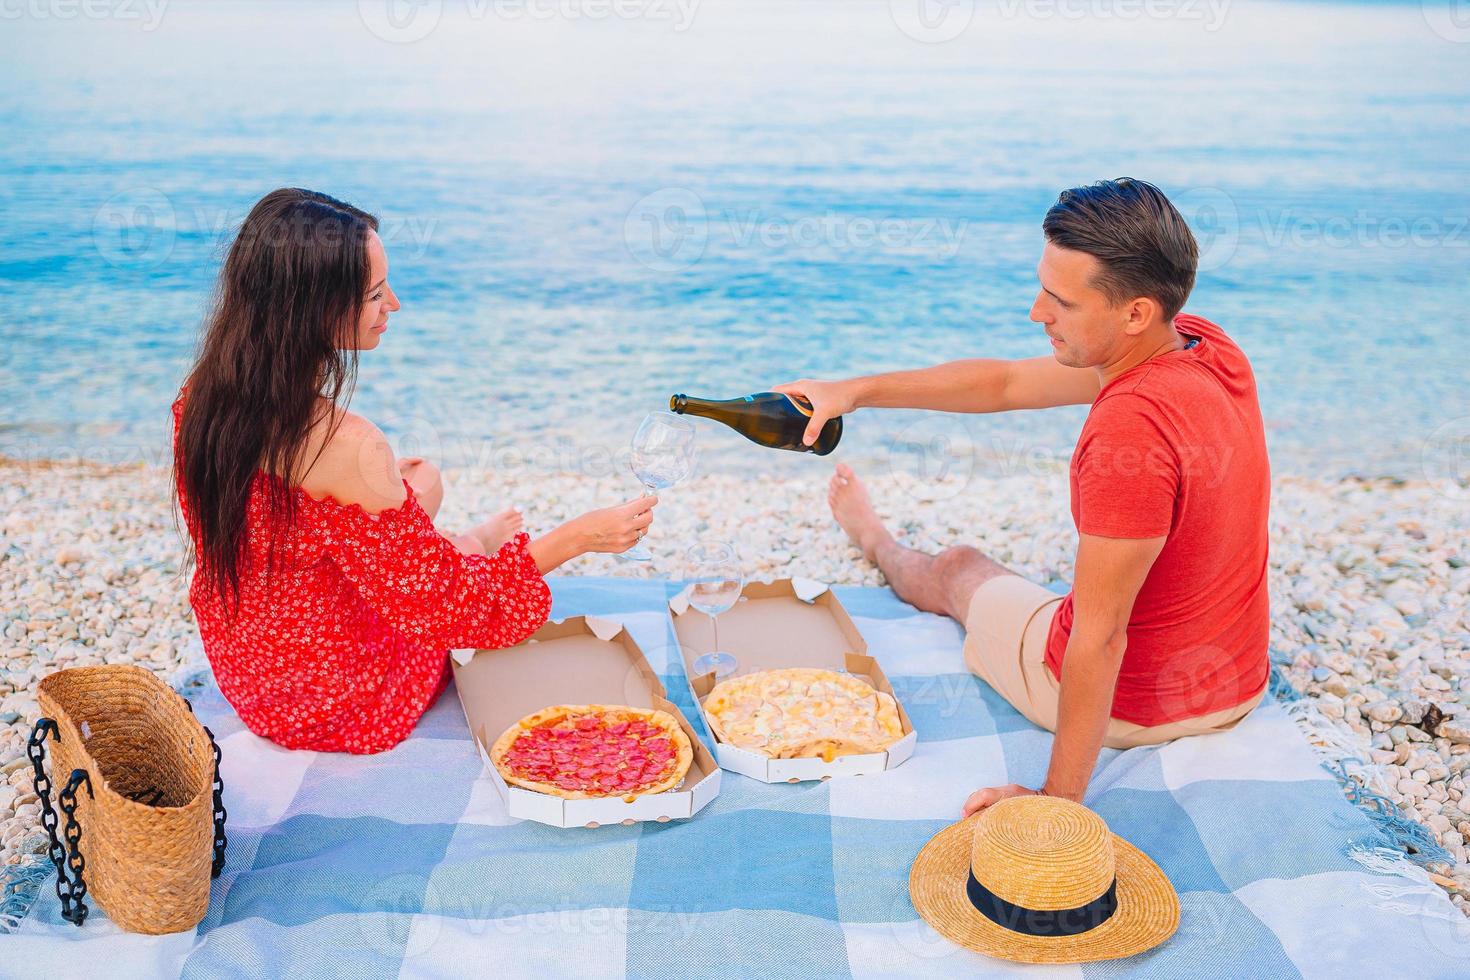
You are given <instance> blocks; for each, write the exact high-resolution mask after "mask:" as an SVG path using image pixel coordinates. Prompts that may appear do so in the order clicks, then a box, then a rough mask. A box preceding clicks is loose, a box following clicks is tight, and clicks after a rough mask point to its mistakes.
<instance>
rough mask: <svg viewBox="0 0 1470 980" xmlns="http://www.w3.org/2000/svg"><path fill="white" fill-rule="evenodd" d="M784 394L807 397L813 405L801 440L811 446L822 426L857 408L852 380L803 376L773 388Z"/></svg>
mask: <svg viewBox="0 0 1470 980" xmlns="http://www.w3.org/2000/svg"><path fill="white" fill-rule="evenodd" d="M771 390H772V391H779V392H780V393H781V394H783V395H792V396H796V397H800V398H805V399H806V400H807V401H809V402H811V405H812V419H811V421H810V422H808V423H807V424H806V433H805V434H804V435H803V436H802V437H801V441H802V442H803V443H805V444H806V445H808V446H810V445H811V444H812V443H814V442H816V441H817V436H819V435H821V434H822V426H824V425H826V424H827V423H828V422H829V421H831V420H832V419H835V418H836V417H837V416H839V415H846V414H847V413H848V412H851V411H853V410H854V409H856V408H857V396H856V393H855V392H854V391H853V383H852V382H851V381H812V380H810V379H808V378H803V379H802V380H800V381H792V382H790V383H788V384H784V385H777V386H776V387H774V388H772V389H771Z"/></svg>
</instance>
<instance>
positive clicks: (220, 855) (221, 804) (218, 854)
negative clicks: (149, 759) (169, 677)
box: [184, 698, 230, 878]
mask: <svg viewBox="0 0 1470 980" xmlns="http://www.w3.org/2000/svg"><path fill="white" fill-rule="evenodd" d="M184 707H186V708H188V709H189V713H190V714H193V713H194V705H193V703H192V702H191V701H190V700H189V699H188V698H184ZM201 727H203V729H204V734H206V735H208V736H209V747H210V748H211V749H213V750H214V787H213V788H214V861H213V862H212V863H211V864H210V866H209V876H210V877H211V878H218V877H219V873H220V872H221V871H223V870H225V846H226V845H227V844H229V842H230V839H229V838H228V837H226V836H225V818H226V817H228V816H229V813H228V812H226V810H225V781H224V779H223V778H222V777H221V776H220V774H219V763H220V759H222V758H223V755H222V754H221V753H220V750H219V743H218V742H216V741H215V740H214V732H212V731H210V730H209V726H208V725H203V726H201Z"/></svg>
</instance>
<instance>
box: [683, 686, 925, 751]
mask: <svg viewBox="0 0 1470 980" xmlns="http://www.w3.org/2000/svg"><path fill="white" fill-rule="evenodd" d="M704 710H705V715H706V717H708V718H709V720H710V728H711V729H712V730H713V731H714V734H715V737H716V738H718V739H719V740H720V741H722V742H725V743H727V744H729V745H734V746H737V747H739V748H742V749H749V750H751V751H752V752H759V753H760V754H762V755H765V756H769V757H770V758H772V759H798V758H810V757H819V758H822V759H825V760H826V761H828V762H831V761H832V760H833V759H835V758H836V757H837V756H840V755H857V754H861V753H867V752H882V751H883V750H884V749H886V748H888V746H890V745H892V744H893V743H894V742H896V741H898V740H899V739H900V738H902V737H903V722H902V721H901V720H900V719H899V716H898V703H897V702H896V701H894V700H893V696H892V695H891V694H886V693H884V692H883V691H878V690H874V689H873V687H872V686H871V685H869V684H866V683H864V682H863V681H862V680H859V679H858V678H856V677H853V676H852V675H850V674H839V673H837V672H836V671H831V670H818V669H815V668H811V667H787V668H784V669H781V670H763V671H758V672H756V673H753V674H745V675H743V676H740V677H732V678H729V679H728V680H724V681H721V682H720V683H719V684H716V685H715V688H714V690H712V691H710V693H709V696H708V697H707V698H705V701H704Z"/></svg>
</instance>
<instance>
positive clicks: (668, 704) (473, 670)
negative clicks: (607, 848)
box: [452, 616, 720, 827]
mask: <svg viewBox="0 0 1470 980" xmlns="http://www.w3.org/2000/svg"><path fill="white" fill-rule="evenodd" d="M452 666H453V670H454V685H455V689H456V690H457V691H458V693H459V701H460V704H461V705H462V706H463V708H464V713H465V718H466V720H467V721H468V722H469V726H470V731H471V733H473V735H474V737H475V744H476V745H478V746H479V749H480V757H481V758H482V759H483V760H484V762H485V778H487V779H489V780H491V781H492V782H493V783H494V784H495V788H496V789H497V790H499V791H500V795H501V797H503V798H504V799H505V804H506V809H507V810H508V811H509V812H510V815H511V816H513V817H520V818H523V819H526V820H535V821H538V822H540V823H545V824H550V825H551V826H553V827H599V826H602V825H604V824H616V823H621V824H633V823H636V822H638V821H640V820H654V821H657V822H659V823H664V822H667V821H669V820H679V819H686V818H688V817H692V816H694V814H696V813H698V812H699V811H700V810H701V809H702V808H703V807H704V806H705V805H706V804H708V803H709V801H710V800H712V799H714V798H715V796H716V795H717V794H718V793H719V791H720V768H719V766H718V765H717V764H716V763H715V760H714V758H713V757H712V756H711V755H710V754H709V750H708V749H706V748H705V747H704V745H703V743H701V742H700V740H699V737H698V736H697V735H695V733H694V729H693V728H692V727H691V726H690V724H689V720H688V719H687V718H685V717H684V715H683V713H682V712H681V711H680V710H679V708H678V706H676V705H675V704H674V703H673V702H672V701H669V700H668V698H667V693H668V692H666V691H665V690H664V686H663V684H661V683H660V682H659V679H658V675H657V674H655V673H654V672H653V668H652V667H650V666H649V664H648V661H647V660H646V659H645V658H644V656H643V651H642V650H640V649H638V644H637V643H635V642H633V638H632V637H631V636H629V635H628V631H627V630H625V629H623V627H622V624H620V623H616V622H613V621H610V620H605V619H597V618H594V617H590V616H575V617H573V618H571V619H567V620H565V621H563V622H559V623H558V622H550V623H547V624H546V625H544V626H542V627H541V628H540V629H539V630H537V631H536V632H535V633H534V634H533V635H532V636H531V637H530V639H528V640H526V641H525V642H524V643H519V644H517V645H516V646H513V647H507V648H506V649H503V650H456V651H454V653H453V658H452ZM553 704H625V705H628V706H630V707H634V708H657V709H659V710H661V711H666V712H668V713H669V714H671V715H673V716H674V717H675V718H676V719H678V721H679V727H680V728H682V729H684V734H685V735H687V736H688V737H689V744H690V746H691V747H692V748H693V749H694V760H693V762H691V763H690V766H689V773H688V774H687V775H686V776H685V777H684V782H683V783H682V784H680V786H679V787H678V788H676V789H672V790H669V791H668V792H666V793H657V794H654V795H652V796H639V797H635V798H634V799H633V801H632V802H631V803H629V802H625V801H624V800H623V798H622V797H620V796H614V797H605V798H602V799H593V800H564V799H562V798H560V797H557V796H549V795H547V794H545V793H537V792H535V791H533V790H528V789H525V788H523V787H520V786H511V785H509V784H507V783H506V781H505V780H504V778H502V777H501V775H500V772H499V770H497V769H496V768H495V766H494V764H493V763H492V762H491V761H490V747H491V746H492V745H494V744H495V740H496V739H497V738H499V737H500V734H501V733H502V732H504V731H505V730H506V729H507V728H509V727H510V726H511V725H513V724H515V723H516V722H517V721H520V720H521V719H522V718H524V717H525V716H526V715H529V714H531V713H532V712H533V711H539V710H540V709H542V708H545V707H547V706H549V705H553Z"/></svg>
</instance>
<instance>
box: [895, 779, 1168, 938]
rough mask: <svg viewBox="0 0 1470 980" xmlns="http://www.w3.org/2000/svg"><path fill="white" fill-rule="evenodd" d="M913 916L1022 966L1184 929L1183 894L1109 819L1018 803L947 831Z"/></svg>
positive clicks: (923, 854)
mask: <svg viewBox="0 0 1470 980" xmlns="http://www.w3.org/2000/svg"><path fill="white" fill-rule="evenodd" d="M909 894H910V896H911V897H912V898H913V902H914V908H915V909H917V910H918V912H919V914H920V915H921V916H923V917H924V919H925V921H927V922H928V923H929V924H930V925H931V926H933V927H934V928H935V930H936V931H938V932H939V933H941V934H942V935H944V936H945V937H946V938H948V939H951V940H953V941H954V942H956V943H959V944H960V945H961V946H965V947H967V948H969V949H973V950H975V951H976V952H979V953H984V954H985V955H987V956H996V957H999V958H1001V959H1006V960H1016V961H1018V962H1021V963H1081V962H1086V961H1090V960H1111V959H1118V958H1120V957H1124V956H1132V955H1133V954H1135V953H1141V952H1143V951H1144V950H1147V949H1152V948H1153V947H1155V946H1157V945H1158V944H1159V943H1162V942H1163V941H1164V940H1166V939H1168V938H1169V937H1170V936H1172V935H1173V934H1174V930H1175V929H1176V928H1178V926H1179V896H1178V895H1177V894H1175V892H1174V887H1173V886H1172V885H1170V884H1169V879H1168V878H1166V877H1165V876H1164V872H1163V871H1161V870H1159V866H1158V865H1157V864H1154V863H1153V861H1151V860H1149V858H1148V855H1146V854H1144V853H1143V852H1142V851H1140V850H1139V849H1138V848H1136V847H1134V846H1133V845H1132V844H1130V843H1128V842H1127V841H1125V840H1124V839H1123V838H1121V837H1119V836H1117V835H1116V834H1113V833H1111V832H1110V831H1109V830H1108V826H1107V824H1105V823H1103V819H1102V817H1099V816H1098V815H1097V814H1095V813H1093V812H1092V811H1091V810H1089V809H1087V808H1086V807H1085V806H1082V805H1081V804H1079V803H1073V802H1071V801H1069V800H1063V799H1058V798H1056V797H1052V796H1017V797H1012V798H1010V799H1006V800H1001V801H1000V802H999V803H997V804H995V805H994V806H992V807H990V808H989V809H987V810H984V811H982V812H980V813H978V814H976V815H975V816H973V817H970V818H968V819H966V820H963V821H961V822H960V823H957V824H954V825H952V826H949V827H946V828H945V829H944V830H941V831H940V832H939V833H937V834H935V835H934V837H932V838H931V839H930V840H929V843H927V844H925V845H924V849H923V850H922V851H920V852H919V856H918V857H917V858H915V859H914V866H913V869H912V870H911V871H910V872H909Z"/></svg>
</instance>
